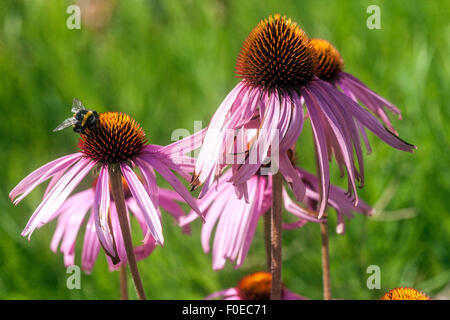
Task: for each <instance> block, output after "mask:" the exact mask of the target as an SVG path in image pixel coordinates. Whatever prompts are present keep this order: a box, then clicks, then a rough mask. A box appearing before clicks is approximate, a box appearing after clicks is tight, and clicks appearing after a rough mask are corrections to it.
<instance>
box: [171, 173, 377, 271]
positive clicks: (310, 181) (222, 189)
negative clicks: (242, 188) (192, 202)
mask: <svg viewBox="0 0 450 320" xmlns="http://www.w3.org/2000/svg"><path fill="white" fill-rule="evenodd" d="M296 172H297V174H298V175H299V177H301V180H302V182H303V183H304V184H305V186H306V191H305V203H306V205H307V207H303V206H300V205H299V204H297V203H296V202H295V201H294V200H292V199H291V198H290V196H289V194H288V192H287V189H286V188H285V187H284V186H283V191H282V192H283V198H282V199H283V205H284V208H285V209H286V211H287V212H289V213H291V214H292V215H294V216H295V217H296V218H297V221H295V222H291V223H283V228H284V229H294V228H299V227H302V226H303V225H304V224H305V223H306V222H308V221H310V222H323V221H325V220H324V219H319V218H318V217H317V216H318V213H317V212H316V211H315V210H317V208H316V206H317V203H318V201H319V199H320V195H319V193H318V192H317V190H318V186H319V181H318V179H317V177H315V176H314V175H313V174H311V173H309V172H307V171H306V170H303V169H300V168H296ZM231 175H232V172H231V170H228V171H227V172H225V173H224V174H223V175H222V176H221V177H220V178H219V179H218V180H217V181H218V182H217V186H216V187H214V188H211V189H210V190H209V191H208V192H207V193H206V194H205V196H204V197H203V198H202V199H200V200H199V201H198V205H199V208H200V210H201V211H202V212H204V213H205V215H206V216H205V220H206V222H205V224H204V225H203V226H202V232H201V243H202V247H203V250H204V251H205V253H209V252H210V239H211V236H212V232H213V229H214V226H215V225H217V227H216V232H215V236H214V242H213V249H212V265H213V269H214V270H218V269H222V268H223V267H224V266H225V262H226V260H227V259H229V260H230V261H232V262H234V263H235V264H236V266H235V267H236V268H238V267H240V266H241V265H242V263H243V262H244V259H245V257H246V256H247V253H248V250H249V248H250V245H251V243H252V240H253V237H254V234H255V231H256V227H257V224H258V221H259V219H260V218H261V217H263V216H264V215H265V214H266V213H267V212H268V211H269V210H270V208H271V205H272V176H270V175H265V176H263V175H254V176H253V177H252V178H250V179H249V180H248V182H247V183H248V201H246V200H245V199H244V198H241V199H239V198H238V197H237V196H236V193H235V189H234V186H233V185H232V184H231V183H229V182H227V181H228V180H229V179H230V177H231ZM328 204H329V205H330V206H331V207H333V208H335V209H336V212H337V216H338V225H337V229H336V231H337V232H338V233H343V232H344V230H345V227H344V223H345V222H344V217H347V218H352V217H353V215H352V212H353V211H355V212H359V213H362V214H365V215H370V214H372V208H371V207H370V206H368V205H367V204H366V203H364V202H363V201H359V203H358V205H357V206H355V205H354V203H352V202H351V201H350V200H349V198H348V196H347V195H346V193H345V191H344V190H342V189H341V188H339V187H336V186H333V185H331V186H330V196H329V198H328ZM196 218H197V214H195V212H191V213H190V214H189V215H187V216H183V217H182V218H181V219H180V221H181V226H185V225H187V224H188V223H191V222H192V221H193V220H195V219H196Z"/></svg>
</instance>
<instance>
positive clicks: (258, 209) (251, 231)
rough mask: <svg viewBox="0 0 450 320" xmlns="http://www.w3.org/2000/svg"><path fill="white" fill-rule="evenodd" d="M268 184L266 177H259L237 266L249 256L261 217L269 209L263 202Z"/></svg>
mask: <svg viewBox="0 0 450 320" xmlns="http://www.w3.org/2000/svg"><path fill="white" fill-rule="evenodd" d="M266 186H267V185H266V179H264V178H259V181H258V183H257V184H256V185H255V187H256V190H255V191H256V193H255V196H254V203H253V205H252V206H251V209H250V212H249V220H248V222H247V224H248V225H247V226H246V229H245V238H244V240H243V242H242V244H241V249H240V251H239V254H238V256H237V259H236V266H235V268H238V267H240V266H241V265H242V264H243V263H244V260H245V258H246V257H247V254H248V251H249V249H250V245H251V243H252V241H253V237H254V235H255V232H256V227H257V225H258V221H259V218H260V217H261V216H262V215H263V214H264V213H265V212H266V211H267V210H268V209H269V208H268V207H265V206H264V202H263V198H264V197H263V194H264V190H265V189H266Z"/></svg>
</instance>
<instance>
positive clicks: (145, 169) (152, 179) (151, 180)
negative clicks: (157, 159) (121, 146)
mask: <svg viewBox="0 0 450 320" xmlns="http://www.w3.org/2000/svg"><path fill="white" fill-rule="evenodd" d="M135 162H136V164H137V166H138V167H139V170H140V171H141V173H142V177H143V178H144V181H145V186H146V187H147V188H148V195H149V196H150V198H151V199H152V202H153V204H154V205H155V207H158V202H159V188H158V185H157V183H156V175H155V171H154V170H153V168H152V167H150V166H149V165H148V164H147V163H146V162H145V161H141V160H140V159H135Z"/></svg>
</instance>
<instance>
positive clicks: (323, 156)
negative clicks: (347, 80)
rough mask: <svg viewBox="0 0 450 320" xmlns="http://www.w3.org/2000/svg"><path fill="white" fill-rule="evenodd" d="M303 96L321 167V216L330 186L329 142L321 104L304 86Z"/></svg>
mask: <svg viewBox="0 0 450 320" xmlns="http://www.w3.org/2000/svg"><path fill="white" fill-rule="evenodd" d="M302 96H303V98H304V99H305V104H306V108H307V110H308V113H309V115H310V119H311V126H312V130H313V135H314V141H315V143H314V146H315V149H316V156H317V162H318V168H319V176H320V182H321V183H320V185H321V189H320V195H321V200H320V204H319V217H322V216H323V214H324V213H325V209H326V205H327V199H328V192H329V188H330V171H329V167H328V150H327V143H326V138H325V133H324V128H323V126H322V124H321V118H320V117H321V115H320V113H319V110H320V106H319V104H318V102H317V101H316V100H315V99H314V98H313V97H312V95H311V94H310V93H309V91H308V90H307V89H306V88H304V90H303V94H302Z"/></svg>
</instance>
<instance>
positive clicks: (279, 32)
mask: <svg viewBox="0 0 450 320" xmlns="http://www.w3.org/2000/svg"><path fill="white" fill-rule="evenodd" d="M236 73H237V74H238V76H239V77H241V78H243V79H244V80H245V81H246V82H247V83H249V84H250V85H253V86H257V87H262V88H264V89H269V90H272V89H276V90H284V91H289V90H298V89H299V88H300V87H302V86H304V85H305V84H307V83H308V82H310V81H311V80H312V78H313V77H314V53H313V51H312V49H311V47H310V44H309V39H308V37H307V35H306V34H305V33H304V32H303V30H302V29H300V28H299V26H298V25H297V24H296V23H295V22H292V21H291V19H286V17H284V16H283V17H282V16H280V15H279V14H276V15H274V16H270V17H269V18H268V19H265V20H262V21H261V22H260V23H259V24H258V25H257V26H256V27H255V28H254V29H253V31H252V32H251V33H250V34H249V36H248V37H247V39H246V40H245V41H244V43H243V45H242V49H241V52H240V53H239V56H238V59H237V63H236Z"/></svg>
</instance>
